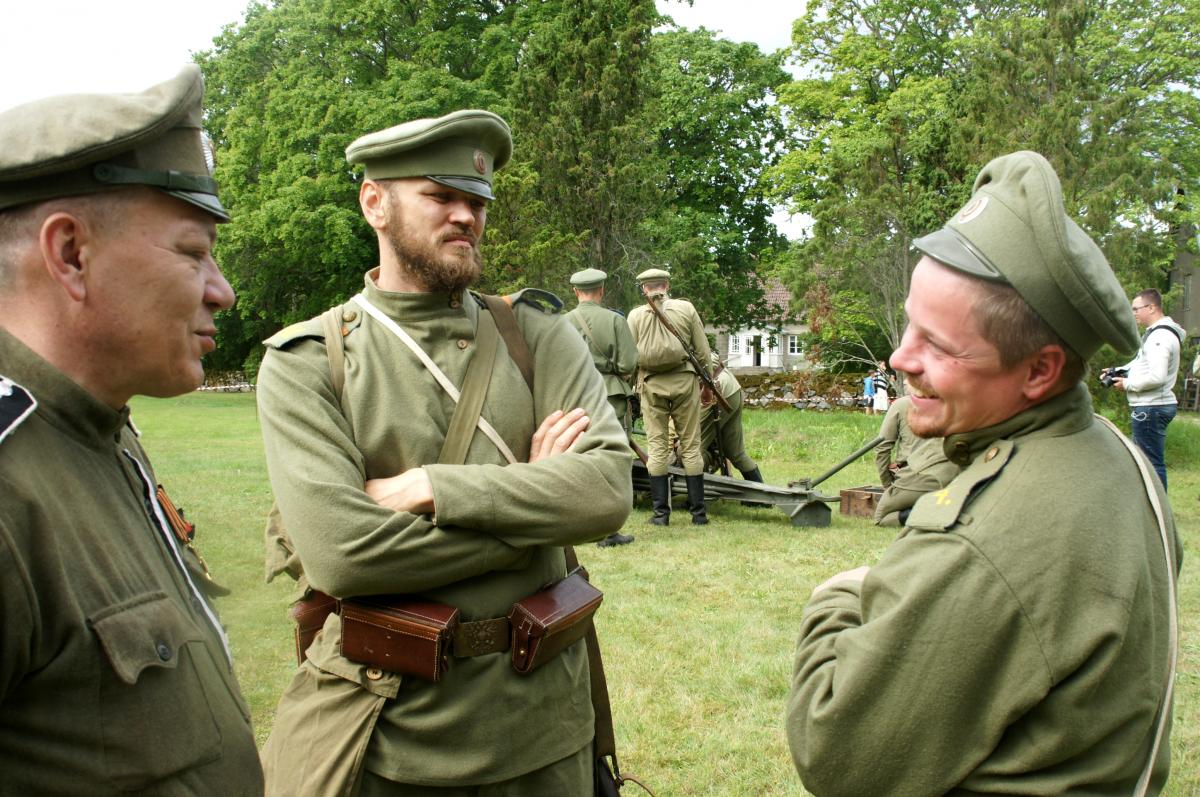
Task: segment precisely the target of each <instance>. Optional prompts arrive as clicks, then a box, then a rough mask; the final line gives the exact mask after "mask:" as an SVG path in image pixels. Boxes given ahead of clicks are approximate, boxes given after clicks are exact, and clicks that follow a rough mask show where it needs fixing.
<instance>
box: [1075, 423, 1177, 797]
mask: <svg viewBox="0 0 1200 797" xmlns="http://www.w3.org/2000/svg"><path fill="white" fill-rule="evenodd" d="M1096 419H1097V420H1099V421H1101V422H1102V423H1103V424H1104V425H1105V426H1107V427H1108V428H1109V430H1110V431H1112V433H1113V434H1114V435H1116V436H1117V439H1118V440H1120V441H1121V444H1122V445H1124V446H1125V448H1127V449H1128V450H1129V454H1130V456H1132V457H1133V461H1134V462H1135V463H1136V464H1137V467H1138V472H1139V473H1140V474H1141V476H1142V484H1143V485H1144V486H1145V488H1146V495H1147V497H1148V498H1149V499H1150V507H1151V508H1152V509H1153V510H1154V519H1155V520H1157V521H1158V533H1159V536H1160V538H1161V541H1162V548H1163V553H1164V555H1165V556H1166V563H1167V635H1168V642H1167V644H1168V646H1169V649H1168V652H1167V682H1166V688H1165V689H1164V690H1163V696H1162V702H1160V703H1159V706H1158V717H1157V723H1156V727H1155V731H1154V744H1153V745H1152V746H1151V748H1150V759H1149V760H1148V761H1147V762H1146V766H1145V768H1144V769H1143V770H1142V775H1141V777H1140V778H1138V782H1137V786H1136V787H1135V788H1134V791H1133V793H1134V795H1135V797H1144V795H1145V794H1147V792H1148V791H1149V788H1150V778H1151V776H1152V775H1153V774H1154V762H1155V760H1156V759H1157V758H1158V751H1159V748H1160V747H1162V742H1163V739H1164V737H1165V736H1166V730H1167V721H1168V719H1169V716H1170V713H1171V697H1172V695H1173V694H1174V691H1175V668H1176V664H1177V662H1178V658H1179V605H1178V600H1179V598H1178V592H1177V587H1176V584H1175V563H1174V561H1172V559H1171V542H1170V538H1169V537H1168V535H1167V522H1166V518H1165V516H1164V513H1163V508H1162V503H1161V502H1160V501H1159V500H1158V490H1156V489H1154V481H1153V480H1154V479H1156V478H1157V477H1156V476H1151V475H1150V467H1149V466H1148V465H1147V464H1146V460H1145V458H1143V457H1142V455H1141V453H1140V452H1139V451H1138V450H1137V448H1136V447H1135V446H1134V444H1133V443H1132V442H1130V440H1129V438H1127V437H1126V436H1125V435H1123V434H1121V432H1120V430H1119V429H1117V427H1116V426H1115V425H1114V424H1113V422H1112V421H1110V420H1109V419H1108V418H1105V417H1104V416H1103V415H1097V416H1096Z"/></svg>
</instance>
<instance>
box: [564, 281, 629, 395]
mask: <svg viewBox="0 0 1200 797" xmlns="http://www.w3.org/2000/svg"><path fill="white" fill-rule="evenodd" d="M563 317H564V318H566V319H567V321H568V322H570V324H571V326H573V327H575V329H577V330H579V334H580V335H582V336H583V337H584V339H585V340H588V344H589V345H588V351H589V352H591V355H592V363H593V364H594V365H595V366H596V370H597V371H599V372H600V373H601V374H602V375H603V376H604V388H605V390H606V391H608V395H610V396H632V395H633V387H632V386H631V385H630V384H629V381H630V379H631V378H632V377H633V375H634V372H636V371H637V346H636V345H635V344H634V342H633V335H631V334H630V332H629V324H627V323H626V322H625V319H624V318H623V317H622V316H621V315H620V314H619V313H614V312H613V311H612V310H609V309H607V308H605V307H601V306H600V305H598V304H596V303H595V302H580V303H579V306H578V307H576V308H575V309H574V310H572V311H571V312H569V313H567V314H566V315H565V316H563ZM580 317H582V318H583V319H584V320H585V321H586V322H587V329H586V330H585V329H584V326H583V324H582V323H581V322H580V320H579V319H580ZM588 330H590V331H591V336H589V335H588V334H587V331H588Z"/></svg>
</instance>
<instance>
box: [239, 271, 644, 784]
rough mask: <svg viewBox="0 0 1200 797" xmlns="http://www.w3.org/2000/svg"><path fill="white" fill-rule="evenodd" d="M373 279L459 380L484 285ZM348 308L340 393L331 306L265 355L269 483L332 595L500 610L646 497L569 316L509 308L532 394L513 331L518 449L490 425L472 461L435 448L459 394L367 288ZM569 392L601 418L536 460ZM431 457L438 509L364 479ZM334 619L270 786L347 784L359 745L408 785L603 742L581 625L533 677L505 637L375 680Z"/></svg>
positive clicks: (262, 397) (262, 402)
mask: <svg viewBox="0 0 1200 797" xmlns="http://www.w3.org/2000/svg"><path fill="white" fill-rule="evenodd" d="M366 283H367V284H366V290H365V292H364V293H365V295H366V297H367V298H368V299H369V301H370V302H371V303H372V304H374V305H375V306H376V307H378V308H379V309H380V310H382V311H383V312H384V313H386V314H387V315H388V316H390V317H391V318H392V319H393V320H395V321H396V322H397V323H399V324H400V326H401V327H402V328H403V329H404V330H405V331H407V332H408V333H409V334H410V335H411V336H412V337H413V338H414V339H415V340H416V341H417V342H418V343H419V344H420V345H421V347H422V348H423V349H424V350H425V351H426V352H427V353H428V354H429V356H430V357H431V358H432V359H433V360H434V361H435V362H436V363H437V364H438V365H439V366H440V367H441V369H442V370H443V371H444V372H445V374H446V376H447V377H449V379H450V381H452V382H453V383H454V384H455V385H461V384H462V382H463V377H464V375H465V373H466V369H467V365H468V363H469V362H470V359H471V357H472V355H473V354H474V351H475V348H476V342H475V330H476V327H477V324H478V321H479V314H480V313H481V312H486V310H482V309H481V308H480V305H479V303H478V302H477V300H476V299H475V298H474V297H471V296H469V295H468V296H467V297H466V299H465V301H460V300H459V299H458V298H457V297H452V296H450V295H447V294H409V293H389V292H384V291H381V290H379V289H378V288H377V287H376V285H375V283H374V282H373V280H372V277H371V275H368V276H367V280H366ZM344 309H345V313H344V315H343V319H344V320H345V322H346V330H347V333H346V335H345V337H344V342H345V388H344V393H343V400H342V403H341V405H340V406H339V403H338V401H337V399H336V398H335V396H334V394H333V391H332V388H331V384H330V375H329V365H328V362H327V358H326V351H325V345H324V341H323V339H321V337H320V334H319V330H320V324H319V321H318V322H316V323H314V322H307V323H306V324H301V325H297V327H296V328H295V329H294V330H291V331H287V330H285V332H284V333H281V334H280V335H278V336H276V337H275V338H272V340H271V341H270V344H271V345H270V348H268V351H267V355H266V357H265V358H264V359H263V364H262V369H261V371H260V373H259V383H258V400H259V410H260V417H261V422H262V430H263V439H264V441H265V444H266V445H265V450H266V457H267V466H268V470H269V473H270V477H271V485H272V487H273V489H274V491H275V496H276V501H277V503H278V505H279V509H280V512H281V515H282V519H283V522H284V525H285V527H286V528H287V529H288V530H289V532H290V534H291V538H292V541H293V543H294V545H295V549H296V552H297V553H298V554H299V557H300V560H301V561H302V563H303V565H304V570H305V573H306V575H307V577H308V579H309V581H310V582H311V584H312V585H313V586H314V587H316V588H317V589H320V590H322V591H324V592H327V593H329V594H331V595H334V596H337V597H349V596H354V595H370V594H382V593H409V594H415V595H421V596H424V597H426V598H429V599H432V600H435V601H441V602H444V603H448V604H452V605H454V606H457V607H458V608H459V609H460V611H461V619H462V620H464V621H471V620H482V619H488V618H494V617H503V616H505V615H506V614H507V613H508V611H509V608H510V607H511V606H512V604H513V603H514V602H515V601H517V600H520V599H521V598H524V597H526V596H528V595H530V594H532V593H533V592H536V591H537V590H539V589H540V588H542V587H543V586H545V585H547V584H549V583H551V582H553V581H555V580H557V579H559V578H561V577H562V576H563V575H564V574H565V564H564V556H563V551H562V548H561V546H562V545H565V544H574V543H582V542H586V541H589V540H594V539H597V538H600V537H604V536H605V535H607V534H609V533H611V532H613V531H616V530H617V529H619V528H620V527H621V525H622V523H623V522H624V520H625V518H626V517H627V515H628V514H629V510H630V505H631V501H632V495H631V491H632V488H631V483H630V479H629V449H628V445H627V443H626V442H625V436H624V433H623V431H622V429H621V428H620V426H619V425H618V423H617V421H616V418H615V416H614V415H613V414H612V412H611V411H609V409H608V405H607V400H606V391H605V389H604V384H603V382H602V381H601V379H600V375H599V374H598V373H597V372H596V369H595V368H594V367H593V366H592V361H591V358H590V357H589V356H588V353H587V349H586V347H585V344H584V342H583V340H582V339H581V338H580V337H579V335H577V334H575V333H574V332H573V331H572V330H571V329H570V328H569V327H568V326H567V325H566V324H565V323H564V322H563V320H562V319H561V318H560V317H558V316H556V315H554V314H553V313H550V312H546V311H544V310H542V309H538V308H536V307H534V306H530V305H529V304H526V303H525V302H520V301H519V302H517V304H516V306H515V307H514V311H515V313H516V318H517V323H518V325H519V327H520V328H521V331H522V333H523V334H524V337H525V339H526V341H527V342H528V344H529V347H530V349H531V350H532V352H533V357H534V390H533V395H530V391H529V389H528V388H527V387H526V384H525V381H524V379H523V378H522V376H521V373H520V371H519V370H518V368H517V366H516V364H515V363H514V362H513V360H512V358H511V357H509V356H508V355H507V353H506V349H505V346H504V343H503V341H501V343H500V351H499V353H498V354H497V358H496V364H495V368H494V370H493V373H492V377H491V382H490V387H489V390H488V392H487V398H486V400H485V402H484V406H483V417H484V418H486V419H487V420H489V421H490V422H491V423H492V425H493V426H495V427H496V429H497V430H498V431H499V433H500V435H501V436H502V437H503V438H504V440H505V441H506V442H507V444H508V445H509V447H510V448H511V449H512V451H513V453H514V454H515V456H516V458H517V460H518V463H517V464H514V465H505V463H504V459H503V457H502V456H501V454H500V453H499V451H497V449H496V446H495V445H494V444H493V443H492V442H491V441H490V440H489V439H488V438H487V437H485V436H484V435H483V434H479V433H477V434H475V436H474V438H473V440H472V443H471V446H470V450H469V452H468V455H467V463H468V464H466V465H438V464H431V463H436V462H437V460H438V455H439V452H440V450H441V447H442V442H443V440H444V437H445V434H446V430H447V428H448V425H449V422H450V418H451V415H452V414H453V411H454V404H453V401H452V400H451V399H450V397H449V396H448V395H446V393H445V392H444V391H443V390H442V388H440V387H439V386H438V385H437V383H436V382H435V381H434V378H433V377H432V376H431V375H430V374H429V373H428V371H426V369H425V367H424V366H422V365H421V363H420V362H419V361H418V360H417V358H416V357H415V356H414V355H413V354H412V353H411V352H410V351H409V349H408V348H407V347H405V346H404V344H402V343H401V341H400V340H398V339H397V338H396V337H395V336H394V335H393V334H392V333H391V332H389V331H388V330H387V329H386V328H385V327H384V326H383V325H382V324H381V323H379V322H378V321H376V320H375V319H374V318H371V317H369V316H367V317H365V318H364V317H363V315H364V314H363V312H362V311H361V310H360V309H358V307H357V305H355V304H353V303H348V304H346V305H345V308H344ZM574 407H583V408H584V409H586V410H587V412H588V415H589V416H590V418H591V426H590V427H589V429H588V431H587V432H586V433H585V434H584V435H583V436H582V437H581V439H580V440H579V441H578V443H577V445H576V447H575V449H574V450H573V451H572V452H570V453H566V454H561V455H558V456H555V457H552V458H550V459H548V460H543V461H540V462H537V463H533V464H529V463H526V462H525V460H526V459H528V454H529V447H530V438H531V436H532V434H533V432H534V430H535V428H536V426H537V423H538V422H539V421H540V420H541V419H543V418H545V417H546V416H547V415H549V414H550V413H552V412H553V411H554V410H570V409H572V408H574ZM420 466H424V467H425V469H426V472H427V473H428V475H429V479H430V481H431V482H432V485H433V492H434V500H435V505H436V507H437V514H436V517H433V516H429V515H413V514H409V513H404V512H399V513H397V512H392V511H390V510H387V509H384V508H382V507H380V506H378V505H377V504H376V503H375V502H374V501H372V500H371V499H370V498H369V497H368V496H367V495H366V493H365V492H363V484H364V481H365V480H367V479H373V478H380V477H390V476H394V475H396V474H398V473H400V472H402V471H405V470H408V469H410V468H415V467H420ZM581 491H582V493H581ZM581 494H586V496H587V500H580V496H581ZM339 636H340V619H339V618H338V617H337V616H336V615H331V616H330V618H329V620H328V622H327V623H326V624H325V627H324V630H323V631H322V633H321V634H320V635H319V636H318V638H317V640H316V641H315V643H314V645H313V647H312V648H310V650H309V660H308V662H306V664H305V665H304V666H303V667H301V668H300V670H298V671H297V674H296V676H295V679H294V680H293V683H292V685H291V686H290V687H289V688H288V690H287V691H286V692H285V693H284V695H283V697H282V699H281V701H280V705H279V711H278V714H277V720H276V725H275V729H274V731H273V733H272V736H271V739H270V740H269V742H268V745H267V748H266V749H265V750H264V762H265V766H266V768H267V779H268V787H269V791H270V792H271V793H277V794H305V795H310V794H342V793H347V790H348V789H349V787H350V785H352V781H353V778H354V777H356V776H357V767H358V765H359V764H360V763H365V766H366V768H367V769H369V770H370V771H371V772H374V773H376V774H378V775H381V776H383V777H386V778H389V779H391V780H397V781H401V782H406V783H415V784H426V785H441V786H450V785H463V784H477V783H489V782H495V781H499V780H505V779H508V778H512V777H515V776H517V775H520V774H523V773H526V772H529V771H531V770H534V769H537V768H539V767H542V766H545V765H547V764H550V763H552V762H555V761H558V760H559V759H562V758H564V757H566V756H568V755H571V754H572V753H575V752H577V751H578V750H580V749H581V748H582V747H584V746H585V745H587V744H588V743H589V742H590V741H591V738H592V724H593V712H592V707H591V702H590V695H589V685H588V684H589V680H588V667H587V654H586V650H585V648H584V645H583V644H582V643H579V644H576V645H575V646H573V647H572V648H569V649H568V650H567V651H565V652H564V653H562V654H560V655H559V656H558V657H556V658H555V659H553V660H551V661H550V662H549V663H547V664H546V665H545V666H543V667H541V668H540V669H538V670H535V671H534V672H533V673H532V674H531V675H529V676H525V677H522V676H518V675H517V674H516V673H515V672H514V671H513V669H512V667H511V663H510V656H509V654H508V653H493V654H487V655H482V656H477V657H474V658H460V659H454V660H453V662H452V665H451V667H450V670H449V672H448V674H447V675H446V677H445V678H444V680H443V681H442V682H440V683H438V684H432V683H428V682H425V681H421V680H418V679H410V678H407V677H405V678H401V677H400V676H397V675H393V674H390V673H385V674H384V675H383V677H382V678H379V677H377V674H376V677H375V678H371V677H370V675H369V674H368V673H367V672H366V668H364V667H362V666H360V665H358V664H355V663H354V662H350V661H348V660H347V659H344V658H342V657H341V656H340V655H339V654H338V644H337V643H338V639H339ZM348 784H349V785H348Z"/></svg>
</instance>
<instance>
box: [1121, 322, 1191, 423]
mask: <svg viewBox="0 0 1200 797" xmlns="http://www.w3.org/2000/svg"><path fill="white" fill-rule="evenodd" d="M1176 333H1178V335H1177V334H1176ZM1186 336H1187V332H1186V331H1185V330H1184V329H1183V327H1181V326H1179V324H1176V323H1175V322H1174V321H1172V320H1171V317H1170V316H1166V315H1165V316H1163V317H1162V318H1160V319H1159V320H1158V321H1156V322H1155V323H1153V324H1151V325H1150V326H1149V327H1148V328H1147V329H1146V331H1145V332H1144V333H1142V345H1141V346H1140V347H1138V351H1137V356H1135V357H1134V358H1133V360H1131V361H1130V362H1128V363H1126V364H1125V365H1123V366H1121V367H1122V368H1128V369H1129V376H1127V377H1126V378H1125V395H1126V396H1128V398H1129V406H1131V407H1144V406H1153V405H1159V404H1175V403H1177V402H1176V399H1175V392H1174V388H1175V378H1176V377H1177V376H1178V375H1179V349H1180V342H1181V341H1182V340H1183V338H1184V337H1186Z"/></svg>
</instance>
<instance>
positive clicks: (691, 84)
mask: <svg viewBox="0 0 1200 797" xmlns="http://www.w3.org/2000/svg"><path fill="white" fill-rule="evenodd" d="M653 50H654V57H655V68H656V81H657V84H658V86H659V93H658V97H657V101H656V103H655V107H654V113H653V115H652V117H651V118H652V119H654V120H656V121H657V135H658V154H659V157H660V158H661V159H662V161H663V163H664V166H665V192H666V194H667V195H668V196H670V197H671V198H672V199H673V207H671V208H670V209H669V211H668V212H667V213H666V214H663V217H660V218H659V219H658V220H657V221H656V225H657V230H658V232H659V233H660V237H661V239H662V240H663V241H664V254H665V258H664V259H665V260H666V262H668V263H670V264H671V265H672V267H673V268H674V269H675V273H676V274H677V275H678V278H677V280H676V282H677V284H678V286H679V293H680V294H681V295H684V296H688V297H692V298H693V300H694V301H695V303H696V305H697V307H698V308H699V309H700V312H701V316H702V317H703V318H704V320H705V321H706V322H708V323H711V324H714V325H716V326H720V327H725V328H730V329H736V328H740V327H747V326H753V327H760V328H761V327H769V326H776V327H778V326H779V325H781V323H782V321H783V319H780V318H778V317H777V315H778V314H777V313H776V312H775V311H774V309H773V308H771V307H769V306H768V305H767V304H766V302H765V301H764V291H763V278H764V276H766V275H767V274H769V272H770V268H771V265H772V264H773V261H774V259H775V258H776V257H777V256H778V254H779V253H780V252H781V251H783V249H784V248H785V245H786V239H785V238H784V237H783V236H782V235H781V234H780V233H779V231H778V230H777V229H776V228H775V225H774V223H773V222H772V221H771V215H772V213H773V211H774V208H773V206H772V205H771V203H770V201H769V200H768V198H767V197H766V194H765V190H764V185H763V177H764V174H765V172H766V170H767V169H768V168H769V167H770V166H772V165H774V164H775V163H776V162H777V161H778V160H779V157H780V155H781V154H782V151H783V150H784V148H785V147H786V145H787V144H788V139H787V132H786V129H785V127H784V124H783V120H782V119H781V118H780V115H779V108H778V105H777V104H776V103H775V95H774V92H775V88H776V87H777V86H780V85H782V84H784V83H786V82H787V81H788V80H789V77H788V74H787V72H785V71H784V70H783V68H782V66H781V63H780V62H781V56H778V55H765V54H763V53H762V52H761V51H760V50H759V49H758V47H757V46H756V45H754V44H749V43H735V42H732V41H728V40H724V39H717V38H715V36H714V35H713V34H712V33H711V32H710V31H707V30H703V29H700V30H696V31H684V30H670V31H666V32H663V33H660V34H658V35H656V36H655V37H654V41H653Z"/></svg>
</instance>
